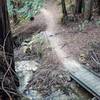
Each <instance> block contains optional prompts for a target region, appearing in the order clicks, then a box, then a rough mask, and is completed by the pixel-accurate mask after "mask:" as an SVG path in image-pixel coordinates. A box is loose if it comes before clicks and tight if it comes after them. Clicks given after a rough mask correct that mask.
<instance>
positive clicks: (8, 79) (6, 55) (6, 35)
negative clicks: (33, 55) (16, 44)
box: [0, 0, 19, 100]
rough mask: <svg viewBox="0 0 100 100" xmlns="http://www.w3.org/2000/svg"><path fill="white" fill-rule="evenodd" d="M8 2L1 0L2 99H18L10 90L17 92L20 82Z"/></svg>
mask: <svg viewBox="0 0 100 100" xmlns="http://www.w3.org/2000/svg"><path fill="white" fill-rule="evenodd" d="M6 3H7V2H6V0H0V100H17V99H15V98H14V95H13V94H12V93H11V92H9V91H13V93H14V92H16V86H18V85H19V82H18V78H17V76H16V75H15V64H14V53H13V43H12V37H11V30H10V24H9V18H8V11H7V5H6ZM12 89H13V90H12ZM12 98H13V99H12Z"/></svg>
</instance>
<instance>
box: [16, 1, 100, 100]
mask: <svg viewBox="0 0 100 100" xmlns="http://www.w3.org/2000/svg"><path fill="white" fill-rule="evenodd" d="M58 6H60V5H58V4H57V2H54V1H53V2H52V0H51V1H47V2H46V3H45V5H44V8H43V9H41V12H40V14H39V15H37V16H35V20H34V21H31V22H28V23H26V24H24V25H21V26H20V27H19V28H17V29H16V30H15V33H17V34H15V36H19V37H20V38H21V39H19V40H21V41H20V42H23V39H24V40H25V39H27V38H30V37H32V36H33V35H34V36H35V35H37V34H38V33H41V32H44V31H47V32H51V33H54V36H55V37H58V38H59V39H60V41H61V42H60V44H61V45H62V50H63V51H64V52H65V53H66V54H68V57H71V58H73V59H75V60H77V61H79V62H80V63H82V64H85V65H87V66H90V65H91V59H90V58H89V57H90V56H89V52H90V51H91V50H92V51H93V50H94V49H95V48H96V49H95V50H96V51H95V54H99V52H100V48H99V47H100V25H99V24H98V23H97V22H98V20H99V18H96V19H94V20H93V21H91V22H89V23H87V22H86V23H85V26H84V27H82V25H83V23H82V22H77V23H76V22H69V21H68V22H66V25H63V24H61V17H62V14H61V9H60V7H58ZM81 28H82V29H81ZM19 40H18V42H19ZM28 41H29V40H28ZM56 41H57V40H56ZM26 42H27V41H26ZM38 42H39V44H38V43H35V44H32V46H33V47H32V51H31V52H30V49H29V50H28V51H27V53H25V52H24V53H23V51H21V50H22V49H20V48H21V47H18V48H15V60H16V61H19V60H35V61H37V62H39V63H40V64H41V65H42V67H43V66H44V67H43V68H41V67H40V68H39V69H38V70H37V71H36V72H35V73H34V74H33V78H32V79H31V81H30V83H32V84H30V83H29V85H33V84H35V85H34V86H33V88H35V89H36V90H39V89H41V90H43V91H42V95H49V94H48V93H50V92H51V91H50V90H52V89H51V87H52V86H50V85H51V84H50V83H48V82H51V83H52V82H54V83H53V85H54V84H61V85H62V84H63V86H62V87H65V86H66V85H68V84H65V83H66V81H68V77H66V76H67V75H66V74H67V73H65V71H64V69H63V67H62V65H61V64H59V61H58V60H57V59H56V58H57V57H56V55H55V54H54V53H53V52H52V48H51V47H49V46H48V44H45V46H44V45H42V47H41V48H42V50H41V48H40V46H41V44H40V42H41V40H39V41H38ZM42 42H43V41H42ZM91 45H92V47H91ZM38 47H39V48H38ZM98 48H99V50H98ZM37 50H39V51H38V53H37ZM93 53H94V52H93ZM41 54H43V55H42V56H43V58H42V59H41ZM91 55H92V54H91ZM93 56H94V55H93ZM96 60H99V56H98V55H97V56H96ZM41 62H42V63H41ZM94 65H95V63H93V64H92V68H91V67H90V69H93V66H94ZM98 69H99V68H98ZM96 71H97V70H96ZM45 72H46V73H45ZM58 74H59V75H60V76H59V75H58ZM45 75H47V76H49V78H47V77H46V76H45ZM65 75H66V76H65ZM41 76H42V78H41ZM62 76H63V78H64V79H63V78H62ZM43 78H44V79H47V80H48V81H47V80H44V79H43ZM34 79H36V80H34ZM57 79H58V80H57ZM33 80H34V81H33ZM46 81H47V82H46ZM57 82H58V83H57ZM61 82H62V83H61ZM40 83H41V84H40ZM47 84H49V85H47ZM40 85H41V86H40ZM61 85H55V87H56V86H57V88H58V87H59V88H61ZM43 86H45V87H43ZM36 87H39V88H36ZM46 88H48V90H49V91H48V90H46ZM53 90H55V89H53ZM58 90H59V89H58ZM39 91H40V90H39ZM72 95H73V93H72V92H71V95H70V96H71V97H72ZM63 97H64V96H63ZM74 97H75V95H74ZM84 98H86V99H84ZM88 99H89V98H88ZM88 99H87V96H86V97H84V96H83V100H88ZM65 100H66V99H65ZM69 100H70V99H69ZM73 100H74V99H73ZM77 100H80V99H79V98H78V99H77Z"/></svg>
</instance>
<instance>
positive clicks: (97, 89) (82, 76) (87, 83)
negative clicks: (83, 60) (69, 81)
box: [71, 67, 100, 100]
mask: <svg viewBox="0 0 100 100" xmlns="http://www.w3.org/2000/svg"><path fill="white" fill-rule="evenodd" d="M71 77H72V78H73V79H74V80H75V81H76V82H77V83H79V84H80V85H81V86H82V87H84V88H85V89H86V90H87V91H89V92H90V93H91V94H93V95H94V96H95V97H97V98H98V99H99V100H100V78H99V77H97V76H96V75H94V74H93V73H91V72H90V71H89V70H87V69H85V68H84V67H81V69H80V70H78V71H75V72H74V73H71Z"/></svg>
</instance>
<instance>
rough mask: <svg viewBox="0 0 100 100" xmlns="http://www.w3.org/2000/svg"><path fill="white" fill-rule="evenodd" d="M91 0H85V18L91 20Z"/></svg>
mask: <svg viewBox="0 0 100 100" xmlns="http://www.w3.org/2000/svg"><path fill="white" fill-rule="evenodd" d="M92 7H93V0H85V19H87V20H89V21H90V20H91V17H92Z"/></svg>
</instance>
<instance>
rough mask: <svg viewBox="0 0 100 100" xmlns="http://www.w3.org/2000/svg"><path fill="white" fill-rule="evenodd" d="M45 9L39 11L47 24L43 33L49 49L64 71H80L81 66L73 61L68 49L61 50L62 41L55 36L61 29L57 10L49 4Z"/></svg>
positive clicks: (54, 5)
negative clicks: (52, 51)
mask: <svg viewBox="0 0 100 100" xmlns="http://www.w3.org/2000/svg"><path fill="white" fill-rule="evenodd" d="M52 4H53V3H52ZM47 7H48V8H46V9H45V8H43V9H42V10H41V13H42V14H43V15H44V17H45V19H46V21H45V22H46V24H47V29H46V32H44V34H45V36H46V38H48V39H49V41H50V44H51V47H52V48H53V49H54V50H55V52H56V54H57V56H58V59H59V60H60V61H61V63H62V64H63V65H64V67H65V69H67V70H71V71H75V70H78V69H80V68H81V65H80V64H79V63H77V62H76V61H75V60H73V58H72V55H71V54H70V53H69V51H70V50H69V48H68V47H66V49H67V50H66V52H65V51H64V50H63V49H62V47H63V40H62V39H61V38H59V37H58V36H57V35H56V33H59V28H60V27H61V26H60V24H58V22H59V18H60V17H61V16H60V10H59V8H58V7H57V5H56V4H53V5H52V6H51V5H50V3H49V4H48V5H47ZM57 9H58V10H57ZM60 29H61V28H60ZM61 31H62V30H61ZM69 66H70V67H69ZM66 67H67V68H66Z"/></svg>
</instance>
